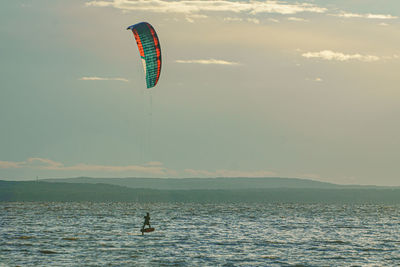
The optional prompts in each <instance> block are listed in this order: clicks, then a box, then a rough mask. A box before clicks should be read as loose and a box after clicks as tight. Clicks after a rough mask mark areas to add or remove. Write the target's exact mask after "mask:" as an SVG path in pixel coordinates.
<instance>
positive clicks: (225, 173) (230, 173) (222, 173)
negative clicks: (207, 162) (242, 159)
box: [184, 169, 277, 177]
mask: <svg viewBox="0 0 400 267" xmlns="http://www.w3.org/2000/svg"><path fill="white" fill-rule="evenodd" d="M184 173H185V174H186V175H189V176H192V177H269V176H275V175H277V174H276V173H275V172H271V171H237V170H224V169H222V170H216V171H207V170H194V169H185V170H184Z"/></svg>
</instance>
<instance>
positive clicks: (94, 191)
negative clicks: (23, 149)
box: [0, 181, 400, 204]
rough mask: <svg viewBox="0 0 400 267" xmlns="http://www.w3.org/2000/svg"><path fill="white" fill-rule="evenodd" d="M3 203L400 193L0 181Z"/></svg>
mask: <svg viewBox="0 0 400 267" xmlns="http://www.w3.org/2000/svg"><path fill="white" fill-rule="evenodd" d="M0 201H62V202H72V201H93V202H111V201H112V202H196V203H221V202H258V203H262V202H269V203H271V202H293V203H388V204H395V203H400V189H399V188H395V189H387V188H385V189H382V188H364V189H354V188H332V189H327V188H267V189H265V188H263V189H232V190H221V189H217V190H209V189H207V190H157V189H140V188H128V187H123V186H118V185H110V184H84V183H50V182H34V181H27V182H15V181H0Z"/></svg>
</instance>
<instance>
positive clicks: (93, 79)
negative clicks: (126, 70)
mask: <svg viewBox="0 0 400 267" xmlns="http://www.w3.org/2000/svg"><path fill="white" fill-rule="evenodd" d="M79 80H81V81H120V82H129V80H128V79H125V78H120V77H115V78H105V77H97V76H89V77H88V76H85V77H82V78H80V79H79Z"/></svg>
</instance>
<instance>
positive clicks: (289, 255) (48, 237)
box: [0, 202, 400, 266]
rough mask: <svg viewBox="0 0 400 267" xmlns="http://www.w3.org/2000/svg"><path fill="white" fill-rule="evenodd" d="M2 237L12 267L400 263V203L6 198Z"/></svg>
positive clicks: (0, 249)
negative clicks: (147, 223)
mask: <svg viewBox="0 0 400 267" xmlns="http://www.w3.org/2000/svg"><path fill="white" fill-rule="evenodd" d="M146 211H149V212H150V213H151V216H152V222H153V224H154V227H156V231H155V232H153V233H150V234H146V235H145V236H142V235H141V234H140V232H139V228H140V227H141V224H142V220H143V216H144V214H145V212H146ZM0 236H1V239H0V265H2V264H4V265H13V266H16V265H42V266H44V265H48V266H54V265H57V266H60V265H61V266H62V265H75V266H76V265H88V266H90V265H92V266H96V265H112V266H122V265H140V266H351V265H359V266H399V265H400V241H399V240H400V206H396V205H394V206H384V205H325V204H320V205H318V204H137V203H90V202H88V203H57V202H54V203H53V202H52V203H50V202H47V203H46V202H45V203H0Z"/></svg>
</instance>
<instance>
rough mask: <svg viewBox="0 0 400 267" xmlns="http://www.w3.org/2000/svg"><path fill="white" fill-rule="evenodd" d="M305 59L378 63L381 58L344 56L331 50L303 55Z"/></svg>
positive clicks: (354, 55) (356, 55) (359, 55)
mask: <svg viewBox="0 0 400 267" xmlns="http://www.w3.org/2000/svg"><path fill="white" fill-rule="evenodd" d="M302 56H303V57H305V58H321V59H324V60H335V61H349V60H359V61H364V62H373V61H378V60H379V59H380V58H379V57H377V56H372V55H361V54H344V53H340V52H334V51H331V50H323V51H320V52H307V53H303V54H302Z"/></svg>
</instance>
